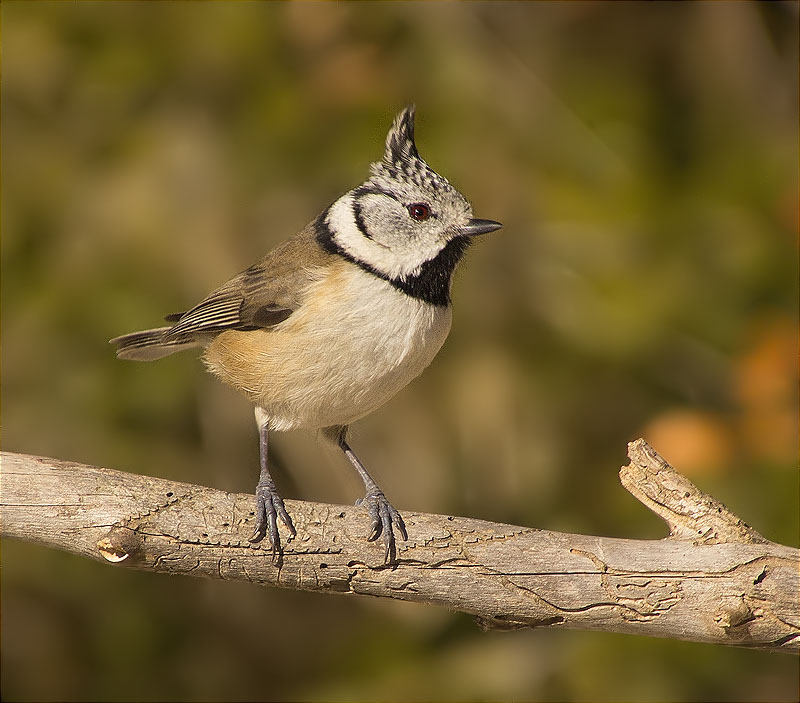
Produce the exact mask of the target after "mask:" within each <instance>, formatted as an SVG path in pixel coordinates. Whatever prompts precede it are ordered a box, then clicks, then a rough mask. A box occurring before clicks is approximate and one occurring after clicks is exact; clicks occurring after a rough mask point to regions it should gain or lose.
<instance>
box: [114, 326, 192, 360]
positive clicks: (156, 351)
mask: <svg viewBox="0 0 800 703" xmlns="http://www.w3.org/2000/svg"><path fill="white" fill-rule="evenodd" d="M171 329H172V327H158V328H156V329H152V330H143V331H141V332H131V333H130V334H123V335H122V336H121V337H114V339H111V340H109V344H116V345H117V357H118V358H120V359H130V360H132V361H154V360H155V359H160V358H161V357H164V356H169V355H170V354H174V353H175V352H179V351H182V350H184V349H189V348H191V347H196V346H198V344H199V343H198V342H197V341H196V340H188V341H187V340H186V339H185V338H184V339H183V340H180V339H177V340H176V339H170V340H165V339H164V334H165V333H166V332H167V331H168V330H171Z"/></svg>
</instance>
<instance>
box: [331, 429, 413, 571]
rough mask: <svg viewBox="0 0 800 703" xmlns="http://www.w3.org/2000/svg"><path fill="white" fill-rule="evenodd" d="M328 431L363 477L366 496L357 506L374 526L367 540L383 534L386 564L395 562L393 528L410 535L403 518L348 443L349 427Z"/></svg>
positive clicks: (406, 535) (371, 527) (372, 539)
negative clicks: (361, 507) (363, 510)
mask: <svg viewBox="0 0 800 703" xmlns="http://www.w3.org/2000/svg"><path fill="white" fill-rule="evenodd" d="M326 431H327V433H329V435H331V436H333V437H334V438H335V439H336V442H337V444H338V445H339V447H340V448H341V450H342V451H343V452H344V454H345V456H346V457H347V458H348V459H349V460H350V463H351V464H352V465H353V466H354V467H355V470H356V471H358V475H359V476H361V480H362V481H363V482H364V488H365V489H366V495H365V496H364V498H362V499H361V500H360V501H358V503H356V505H363V506H364V507H365V508H366V509H367V512H368V513H369V516H370V518H372V524H371V526H370V530H371V531H370V535H369V537H367V540H368V541H370V542H374V541H375V540H376V539H378V537H380V536H381V534H383V544H384V546H385V547H386V552H385V554H384V562H385V563H386V564H391V563H393V562H395V561H396V557H397V549H396V546H395V538H394V529H393V527H392V526H394V527H396V528H397V530H398V531H399V532H400V534H401V535H402V536H403V539H408V533H407V532H406V525H405V523H404V522H403V518H402V517H401V515H400V513H398V512H397V511H396V510H395V509H394V507H392V504H391V503H390V502H389V501H388V500H386V496H385V495H384V494H383V491H382V490H381V489H380V488H379V486H378V484H377V483H375V480H374V479H373V478H372V476H370V475H369V473H368V472H367V470H366V468H364V464H362V463H361V460H360V459H359V458H358V457H357V456H356V454H355V452H354V451H353V450H352V449H351V448H350V445H349V444H348V443H347V427H330V428H326Z"/></svg>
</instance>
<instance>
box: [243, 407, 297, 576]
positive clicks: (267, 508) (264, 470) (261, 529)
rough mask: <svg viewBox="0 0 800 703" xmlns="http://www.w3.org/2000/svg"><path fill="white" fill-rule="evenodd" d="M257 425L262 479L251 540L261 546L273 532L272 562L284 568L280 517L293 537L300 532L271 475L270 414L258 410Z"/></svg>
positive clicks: (257, 490) (260, 480)
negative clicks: (269, 461)
mask: <svg viewBox="0 0 800 703" xmlns="http://www.w3.org/2000/svg"><path fill="white" fill-rule="evenodd" d="M256 423H257V424H258V435H259V440H260V442H259V448H260V453H261V472H260V473H259V476H258V484H257V485H256V529H255V531H254V532H253V535H252V536H251V537H250V541H251V542H254V543H255V542H260V541H261V540H262V539H264V537H265V535H266V534H267V532H269V542H270V545H271V546H272V561H273V563H275V564H278V565H280V563H281V561H282V559H283V552H282V550H281V538H280V535H279V534H278V517H280V519H281V522H283V524H284V525H286V527H287V528H288V529H289V533H290V534H291V535H292V537H294V536H295V535H296V534H297V531H296V530H295V529H294V525H293V524H292V518H290V517H289V513H287V512H286V508H285V507H284V505H283V499H282V498H281V497H280V496H279V495H278V491H277V490H276V488H275V482H274V481H273V480H272V476H270V474H269V464H268V461H267V448H268V442H267V437H268V434H269V422H268V418H267V415H266V413H265V412H264V411H263V410H262V409H261V408H259V407H256Z"/></svg>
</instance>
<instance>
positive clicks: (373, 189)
mask: <svg viewBox="0 0 800 703" xmlns="http://www.w3.org/2000/svg"><path fill="white" fill-rule="evenodd" d="M353 195H354V196H355V197H356V198H358V197H361V196H363V195H385V196H386V197H387V198H391V199H392V200H397V201H398V202H399V198H398V197H397V196H396V195H395V194H394V193H392V192H391V191H388V190H384V189H383V188H380V187H378V186H371V185H370V186H366V185H365V186H359V187H358V188H356V189H355V190H354V191H353Z"/></svg>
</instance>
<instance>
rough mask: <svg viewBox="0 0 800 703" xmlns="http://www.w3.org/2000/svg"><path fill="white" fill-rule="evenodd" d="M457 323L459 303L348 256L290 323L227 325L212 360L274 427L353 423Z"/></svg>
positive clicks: (416, 370)
mask: <svg viewBox="0 0 800 703" xmlns="http://www.w3.org/2000/svg"><path fill="white" fill-rule="evenodd" d="M451 321H452V314H451V310H450V308H449V307H442V306H434V305H431V304H429V303H425V302H423V301H420V300H418V299H416V298H413V297H411V296H409V295H407V294H405V293H403V292H401V291H399V290H397V288H395V287H394V286H392V285H391V284H390V283H388V282H386V281H384V280H382V279H380V278H377V277H375V276H373V275H371V274H370V273H368V272H366V271H363V270H362V269H360V268H358V267H357V266H354V265H352V264H350V263H348V262H344V261H343V262H341V264H338V263H337V264H336V265H335V266H333V267H331V270H330V271H328V272H326V273H325V275H323V276H320V277H319V278H318V279H317V280H315V281H314V282H313V283H312V284H311V285H310V286H309V289H308V291H307V292H306V296H305V302H304V303H303V305H301V306H300V308H299V309H298V310H296V311H295V312H294V313H293V314H292V315H291V316H290V317H289V318H288V319H286V320H285V321H284V322H282V323H280V324H279V325H277V326H276V327H274V328H272V329H269V330H256V331H252V332H238V331H227V332H223V333H222V334H221V335H219V336H218V337H217V338H216V339H215V340H214V341H213V342H212V343H211V344H210V345H209V347H208V348H207V350H206V356H205V358H206V363H207V364H208V366H209V367H210V369H211V370H212V371H213V372H214V373H216V374H217V375H218V376H220V377H221V378H222V379H223V380H225V381H226V382H228V383H230V384H231V385H233V386H235V387H237V388H239V389H240V390H242V391H244V392H245V393H246V394H247V395H248V397H249V398H250V399H251V400H252V401H253V402H254V403H256V404H258V405H259V406H261V407H263V408H264V409H265V410H266V411H267V414H268V415H269V417H270V423H271V425H272V427H273V428H274V429H289V428H292V427H326V426H329V425H345V424H349V423H351V422H353V421H354V420H357V419H358V418H360V417H363V416H364V415H367V414H368V413H370V412H372V411H373V410H375V409H376V408H378V407H379V406H380V405H382V404H383V403H385V402H386V401H387V400H388V399H389V398H391V397H392V396H393V395H394V394H395V393H397V392H398V391H399V390H400V389H401V388H403V387H404V386H405V385H406V384H407V383H409V382H410V381H411V380H413V379H414V378H416V377H417V376H418V375H419V374H420V373H421V372H422V371H423V370H424V369H425V368H426V367H427V366H428V364H430V362H431V361H432V360H433V357H434V356H435V355H436V353H437V352H438V351H439V349H440V348H441V346H442V344H443V343H444V340H445V339H446V337H447V334H448V332H449V331H450V324H451Z"/></svg>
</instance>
